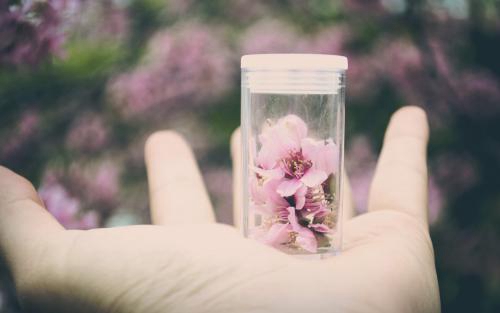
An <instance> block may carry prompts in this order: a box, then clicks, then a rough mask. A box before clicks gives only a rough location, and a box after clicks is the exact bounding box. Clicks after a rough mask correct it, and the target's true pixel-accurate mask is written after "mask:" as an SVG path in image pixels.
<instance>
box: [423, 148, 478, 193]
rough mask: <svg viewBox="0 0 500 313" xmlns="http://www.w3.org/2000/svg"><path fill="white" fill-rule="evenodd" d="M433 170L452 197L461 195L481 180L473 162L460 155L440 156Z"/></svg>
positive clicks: (432, 167)
mask: <svg viewBox="0 0 500 313" xmlns="http://www.w3.org/2000/svg"><path fill="white" fill-rule="evenodd" d="M431 169H432V173H433V174H434V177H435V180H436V181H437V182H439V183H440V184H443V186H444V190H446V193H447V194H449V195H450V196H454V195H458V194H461V193H462V192H464V191H466V190H467V189H469V188H470V187H472V186H474V184H476V182H477V181H478V179H479V177H478V173H477V171H476V166H475V164H474V162H473V160H471V159H469V158H467V157H465V156H461V155H458V154H443V155H439V156H438V157H437V158H436V160H435V163H434V164H433V166H431Z"/></svg>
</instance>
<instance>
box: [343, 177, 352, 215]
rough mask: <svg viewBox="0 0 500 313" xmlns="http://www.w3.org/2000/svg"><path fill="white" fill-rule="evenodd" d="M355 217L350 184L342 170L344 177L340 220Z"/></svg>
mask: <svg viewBox="0 0 500 313" xmlns="http://www.w3.org/2000/svg"><path fill="white" fill-rule="evenodd" d="M354 215H355V213H354V204H353V199H352V191H351V183H350V182H349V177H348V176H347V173H346V171H345V169H344V177H343V181H342V219H343V220H344V221H347V220H350V219H351V218H353V217H354Z"/></svg>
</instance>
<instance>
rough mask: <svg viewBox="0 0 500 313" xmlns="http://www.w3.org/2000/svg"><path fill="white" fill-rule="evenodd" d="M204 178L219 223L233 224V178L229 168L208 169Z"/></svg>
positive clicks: (204, 172)
mask: <svg viewBox="0 0 500 313" xmlns="http://www.w3.org/2000/svg"><path fill="white" fill-rule="evenodd" d="M203 177H204V179H205V183H206V186H207V189H208V192H209V194H210V195H211V197H212V199H213V204H214V207H215V215H216V217H217V221H218V222H220V223H225V224H230V225H232V224H233V177H232V173H231V170H229V169H227V168H222V167H221V168H217V167H216V168H208V169H207V170H205V171H203Z"/></svg>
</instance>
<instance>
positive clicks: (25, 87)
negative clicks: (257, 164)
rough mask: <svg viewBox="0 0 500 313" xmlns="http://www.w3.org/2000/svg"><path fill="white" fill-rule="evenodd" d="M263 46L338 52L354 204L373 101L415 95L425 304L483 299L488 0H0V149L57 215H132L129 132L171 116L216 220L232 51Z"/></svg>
mask: <svg viewBox="0 0 500 313" xmlns="http://www.w3.org/2000/svg"><path fill="white" fill-rule="evenodd" d="M268 52H309V53H327V54H343V55H347V56H348V57H349V67H350V68H349V71H348V88H347V149H346V158H347V169H348V173H349V175H350V178H351V183H352V185H353V186H352V187H353V190H354V193H355V195H354V196H355V203H356V207H357V210H358V211H359V212H363V211H365V210H366V206H367V203H366V202H367V194H368V189H369V185H370V181H371V178H372V174H373V171H374V166H375V162H376V160H377V154H378V152H379V150H380V147H381V142H382V137H383V132H384V130H385V126H386V125H387V122H388V119H389V117H390V114H391V113H392V112H394V111H395V110H396V109H397V108H398V107H401V106H403V105H405V104H414V105H420V106H422V107H424V108H425V109H426V111H427V113H428V115H429V119H430V123H431V132H432V135H431V142H430V147H429V158H430V159H429V160H430V180H429V193H430V194H429V195H430V197H429V207H430V216H431V223H432V224H431V225H432V226H431V231H432V238H433V242H434V246H435V251H436V262H437V269H438V276H439V284H440V289H441V299H442V305H443V312H500V245H499V244H498V242H499V240H500V192H499V186H500V79H499V78H500V1H498V0H482V1H481V0H477V1H473V0H415V1H411V0H345V1H326V0H310V1H305V0H296V1H292V0H270V1H263V0H233V1H224V0H210V1H196V0H185V1H183V0H99V1H95V0H94V1H91V0H39V1H36V0H32V1H29V0H17V1H13V0H0V164H2V165H4V166H7V167H10V168H11V169H13V170H15V171H17V172H19V173H20V174H22V175H24V176H26V177H28V178H29V179H30V180H31V181H33V183H34V184H35V186H36V187H37V188H38V190H39V192H40V195H41V197H42V198H43V200H44V202H45V203H46V205H47V208H48V210H49V211H50V212H51V213H52V214H53V215H54V216H55V217H56V218H57V219H58V220H59V221H60V222H61V223H62V224H64V225H65V226H66V227H67V228H73V229H89V228H94V227H101V226H105V227H112V226H117V225H127V224H135V223H147V222H148V221H149V215H148V199H147V185H146V175H145V167H144V159H143V146H144V141H145V139H146V137H147V136H148V134H150V133H151V132H153V131H155V130H158V129H175V130H177V131H178V132H180V133H182V134H183V135H184V136H185V137H186V138H187V139H188V141H189V142H190V143H191V144H192V146H193V148H194V150H195V153H196V156H197V158H198V161H199V162H200V166H201V168H202V171H203V174H204V179H205V181H206V182H207V183H208V188H209V192H210V194H211V197H212V200H213V202H214V204H215V207H216V208H217V209H216V210H217V212H216V213H217V216H218V219H219V220H220V221H221V222H224V223H230V222H231V219H232V217H231V205H232V204H231V202H232V199H231V183H232V182H231V168H230V158H229V138H230V135H231V132H232V131H233V130H234V129H235V128H236V127H237V126H238V125H239V114H240V87H239V86H240V79H239V73H240V70H239V59H240V56H241V55H243V54H249V53H268ZM0 312H1V313H7V312H8V313H11V312H21V309H20V308H19V306H18V304H17V302H16V299H15V295H14V290H13V286H12V283H11V281H10V279H9V277H8V273H7V272H6V270H5V267H4V266H3V265H2V264H0Z"/></svg>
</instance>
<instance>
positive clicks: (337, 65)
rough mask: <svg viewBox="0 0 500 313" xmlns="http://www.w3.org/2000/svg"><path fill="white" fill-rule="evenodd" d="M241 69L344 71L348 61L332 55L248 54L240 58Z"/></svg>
mask: <svg viewBox="0 0 500 313" xmlns="http://www.w3.org/2000/svg"><path fill="white" fill-rule="evenodd" d="M241 68H242V69H245V70H314V71H345V70H347V68H348V61H347V58H346V57H345V56H341V55H333V54H295V53H281V54H248V55H244V56H242V57H241Z"/></svg>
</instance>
